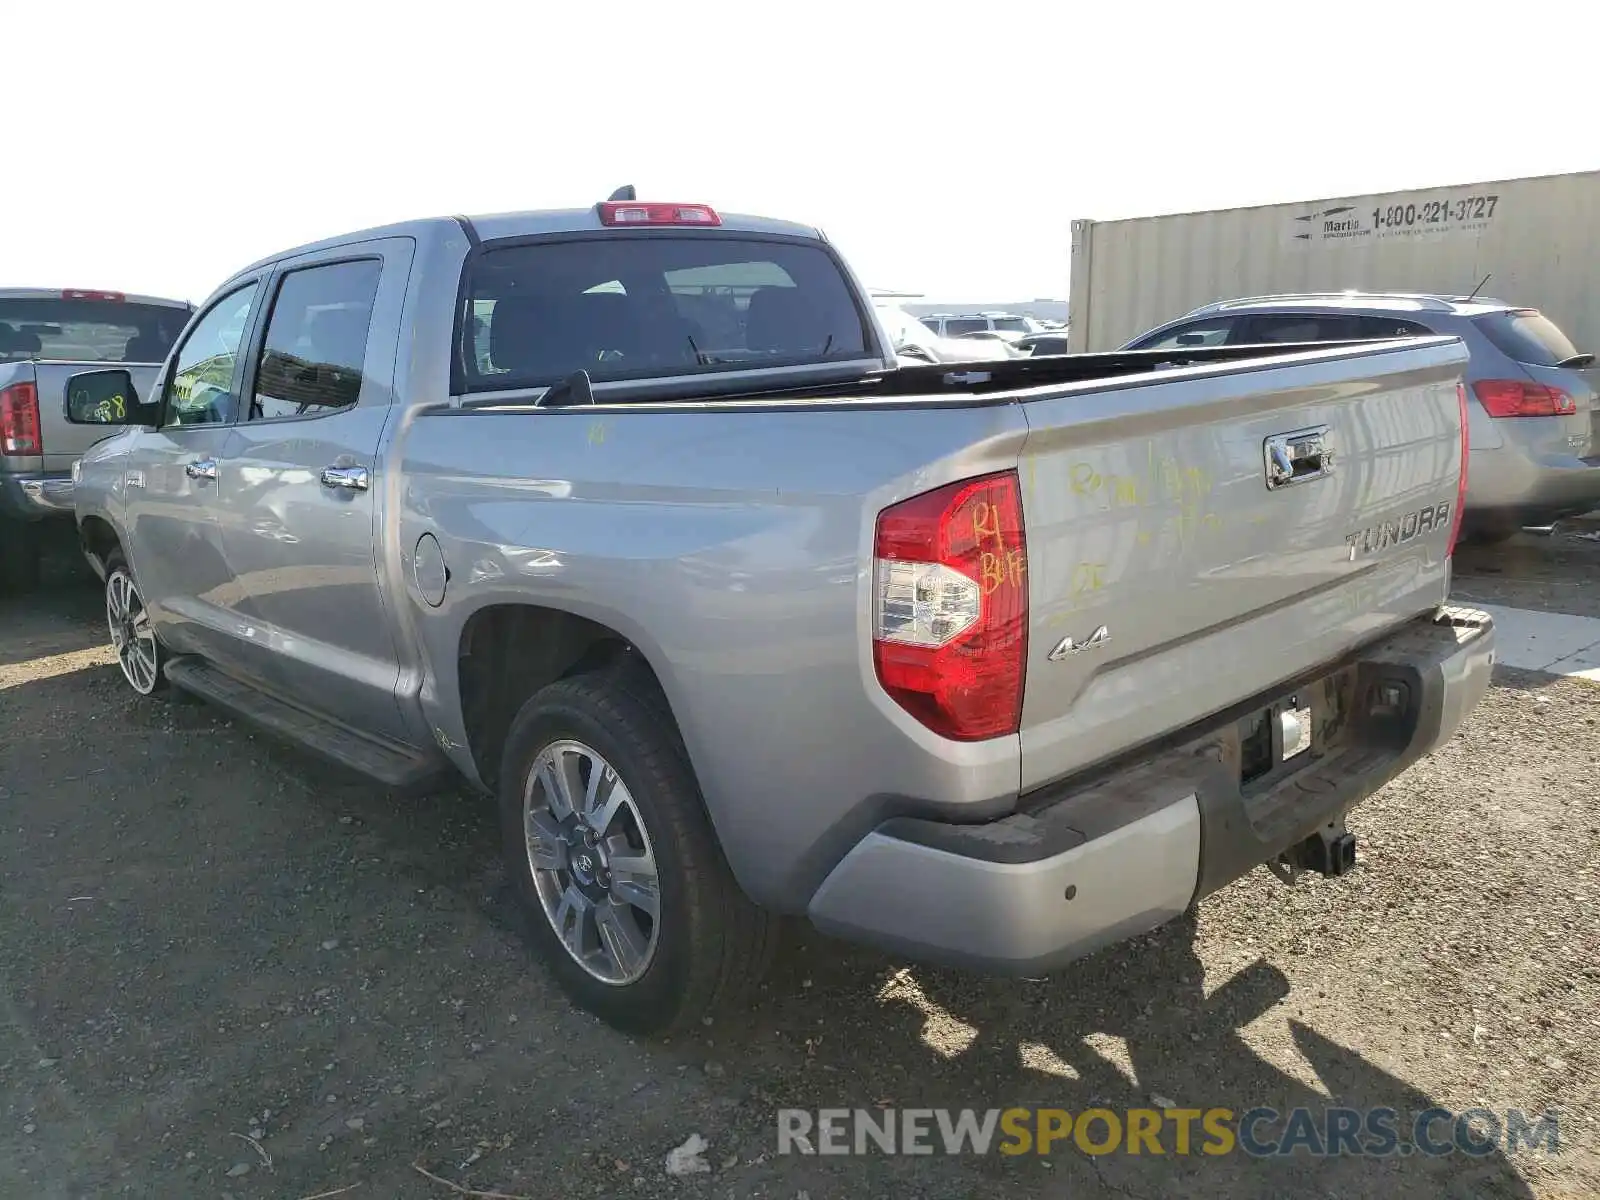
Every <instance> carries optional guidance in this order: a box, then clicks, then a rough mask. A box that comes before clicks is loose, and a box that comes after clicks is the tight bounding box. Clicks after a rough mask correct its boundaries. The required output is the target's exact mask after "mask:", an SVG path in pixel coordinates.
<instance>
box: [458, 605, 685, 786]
mask: <svg viewBox="0 0 1600 1200" xmlns="http://www.w3.org/2000/svg"><path fill="white" fill-rule="evenodd" d="M626 659H632V660H633V661H634V662H635V663H636V664H637V666H638V667H640V668H642V670H643V671H644V673H645V674H646V675H647V676H648V677H649V680H650V681H651V683H652V684H653V685H654V687H655V688H656V690H657V691H658V692H659V693H660V695H661V700H662V704H663V706H664V708H665V710H666V712H667V713H668V715H669V716H672V719H673V723H674V725H676V724H677V718H676V715H675V714H673V712H672V705H671V701H670V699H669V698H668V696H667V692H666V689H665V688H664V687H663V686H662V683H661V677H660V675H659V673H658V672H657V671H656V669H655V667H654V665H653V664H652V663H651V662H650V658H649V656H648V655H647V654H646V653H645V652H644V651H643V650H641V649H640V647H639V646H638V645H637V644H636V643H634V642H633V641H632V640H630V639H629V638H627V637H626V636H624V635H623V634H622V633H620V632H618V631H617V630H615V629H613V628H611V627H610V626H607V625H604V624H602V623H600V622H599V621H595V620H591V619H590V618H588V617H581V616H578V615H576V614H574V613H570V612H567V611H565V610H563V609H558V608H548V607H545V606H543V605H537V604H525V603H516V602H509V603H496V604H489V605H486V606H484V607H483V608H480V609H478V610H477V611H476V612H474V613H473V614H472V615H471V616H470V617H468V618H467V621H466V624H465V625H463V626H462V629H461V639H460V644H459V648H458V655H457V662H456V687H457V689H458V692H459V701H460V712H461V720H462V725H463V727H464V728H465V731H466V734H467V747H468V750H469V751H470V752H471V754H472V761H473V764H474V765H475V766H476V767H477V771H478V777H479V778H480V779H481V780H482V781H483V783H484V784H485V785H486V786H487V787H489V788H490V789H491V790H492V789H493V788H495V787H496V786H497V783H498V776H499V773H500V758H501V754H502V752H503V750H504V748H505V741H506V735H507V733H508V732H509V730H510V728H511V723H512V721H513V720H514V719H515V717H516V715H517V713H518V711H519V710H520V709H521V708H522V706H523V704H524V703H526V702H527V700H528V697H530V696H532V695H533V694H534V693H535V692H536V691H538V690H539V689H540V688H542V687H545V686H546V685H548V684H551V683H554V682H555V681H556V680H558V679H564V678H568V677H570V676H573V675H579V674H584V673H587V672H590V671H596V670H600V669H602V668H605V667H608V666H612V665H615V664H618V663H620V662H622V661H623V660H626ZM680 736H681V733H680Z"/></svg>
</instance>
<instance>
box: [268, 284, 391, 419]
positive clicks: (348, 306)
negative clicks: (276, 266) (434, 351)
mask: <svg viewBox="0 0 1600 1200" xmlns="http://www.w3.org/2000/svg"><path fill="white" fill-rule="evenodd" d="M382 274H383V263H382V262H380V261H378V260H377V259H362V260H360V261H358V262H341V263H329V264H327V265H325V266H317V267H303V268H301V269H300V270H298V271H290V272H289V273H287V274H286V275H284V277H283V282H282V283H280V284H279V285H278V295H277V298H276V299H275V300H274V301H273V304H272V316H271V317H270V318H269V319H268V321H267V336H266V340H265V342H264V343H263V345H262V348H261V362H260V365H259V367H258V369H257V371H256V377H255V392H254V395H253V396H252V397H251V400H250V420H252V421H272V420H282V419H283V418H285V417H307V416H321V415H323V414H324V413H329V412H337V411H338V410H340V409H344V408H349V407H351V406H352V405H354V404H355V403H356V401H357V400H358V399H360V396H361V379H362V368H363V365H364V363H365V362H366V357H367V333H368V330H369V329H370V327H371V325H372V306H373V302H374V300H376V298H377V295H378V279H379V277H380V276H381V275H382Z"/></svg>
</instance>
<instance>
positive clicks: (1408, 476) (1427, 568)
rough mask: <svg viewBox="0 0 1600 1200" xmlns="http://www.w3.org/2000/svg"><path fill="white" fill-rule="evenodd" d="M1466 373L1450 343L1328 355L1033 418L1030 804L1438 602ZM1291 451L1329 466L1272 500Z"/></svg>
mask: <svg viewBox="0 0 1600 1200" xmlns="http://www.w3.org/2000/svg"><path fill="white" fill-rule="evenodd" d="M1466 361H1467V355H1466V350H1465V348H1464V347H1463V346H1462V344H1461V343H1460V342H1457V341H1451V342H1438V341H1433V342H1428V343H1421V344H1419V343H1411V344H1405V345H1398V344H1397V345H1396V346H1395V347H1394V348H1392V349H1386V350H1384V351H1381V352H1378V353H1373V352H1372V350H1371V349H1364V350H1363V351H1362V352H1361V353H1359V354H1358V355H1356V356H1354V357H1352V356H1351V355H1350V354H1349V353H1348V351H1346V352H1342V353H1341V352H1333V353H1330V352H1327V351H1323V352H1319V353H1312V354H1306V355H1297V356H1295V358H1294V359H1293V360H1292V365H1291V360H1285V359H1278V360H1275V361H1274V362H1272V363H1270V364H1265V365H1263V366H1261V367H1257V368H1254V369H1243V370H1241V369H1239V368H1238V367H1237V366H1234V367H1232V368H1211V367H1206V368H1200V369H1198V370H1191V371H1184V372H1182V374H1181V378H1180V377H1178V376H1174V377H1172V378H1171V379H1170V380H1168V379H1163V378H1162V376H1160V375H1154V376H1151V375H1145V376H1142V377H1138V378H1135V379H1130V380H1128V381H1126V382H1125V383H1124V384H1122V385H1120V386H1113V387H1110V388H1107V387H1106V386H1105V385H1104V384H1102V385H1100V386H1098V387H1095V388H1094V389H1092V390H1090V389H1085V390H1084V394H1083V395H1081V396H1079V397H1077V398H1074V397H1072V396H1065V397H1062V396H1059V395H1057V396H1052V397H1050V398H1047V399H1042V400H1039V401H1036V402H1032V403H1028V404H1026V405H1025V408H1024V411H1025V413H1026V416H1027V420H1028V425H1029V434H1028V438H1027V441H1026V443H1025V445H1024V448H1023V452H1022V458H1021V464H1020V468H1021V476H1022V486H1023V504H1024V511H1025V514H1026V536H1027V570H1028V575H1029V580H1030V582H1029V608H1030V611H1031V613H1032V626H1031V629H1030V634H1029V646H1028V667H1027V683H1026V693H1025V698H1024V704H1023V713H1022V787H1023V789H1024V790H1025V791H1026V790H1028V789H1031V788H1035V787H1038V786H1040V785H1043V784H1046V783H1049V782H1051V781H1053V780H1056V779H1059V778H1061V777H1062V776H1065V775H1068V774H1071V773H1073V772H1076V771H1078V770H1081V769H1083V768H1085V767H1088V766H1091V765H1093V764H1095V763H1096V762H1097V761H1100V760H1102V759H1105V758H1108V757H1113V756H1115V755H1118V754H1121V753H1123V752H1125V751H1126V750H1128V749H1131V748H1132V747H1134V746H1138V745H1141V744H1143V743H1146V742H1149V741H1152V740H1155V739H1159V738H1161V737H1162V736H1164V735H1166V734H1169V733H1172V732H1174V731H1175V730H1178V729H1180V728H1182V727H1185V726H1188V725H1192V724H1193V723H1194V722H1195V721H1196V720H1197V719H1199V718H1203V717H1204V716H1206V715H1209V714H1214V713H1217V712H1220V711H1222V710H1224V709H1227V708H1229V707H1232V706H1234V705H1236V704H1238V703H1240V702H1242V701H1245V700H1248V699H1250V698H1251V697H1255V696H1259V695H1261V694H1262V693H1263V692H1266V691H1268V690H1270V689H1272V688H1273V687H1274V686H1276V685H1278V684H1280V683H1284V682H1286V681H1289V680H1292V679H1294V678H1296V677H1299V676H1303V675H1304V674H1305V673H1306V672H1308V671H1312V670H1313V669H1315V668H1317V667H1318V666H1320V665H1322V664H1324V663H1328V662H1330V661H1331V660H1333V659H1335V658H1337V657H1338V656H1339V655H1340V654H1342V653H1343V652H1345V651H1346V650H1349V649H1351V648H1353V647H1355V646H1357V645H1359V644H1361V643H1364V642H1367V641H1370V640H1372V639H1374V638H1376V637H1377V636H1379V635H1380V634H1382V633H1383V632H1384V631H1385V630H1386V629H1389V628H1391V627H1393V626H1395V625H1398V624H1399V623H1401V622H1402V621H1405V620H1406V619H1408V618H1410V617H1412V616H1414V615H1415V614H1417V613H1419V612H1422V611H1426V610H1428V609H1430V608H1432V607H1434V606H1436V605H1437V604H1439V603H1441V602H1442V601H1443V600H1444V599H1445V597H1446V594H1447V592H1448V589H1449V578H1450V564H1449V556H1448V548H1449V542H1450V537H1451V533H1452V526H1453V523H1454V518H1455V516H1456V509H1457V487H1458V479H1459V472H1460V467H1461V435H1460V419H1461V418H1460V408H1459V404H1460V401H1459V398H1458V382H1459V380H1460V379H1461V377H1462V375H1463V372H1464V369H1465V365H1466ZM1285 435H1299V437H1300V440H1299V441H1295V440H1294V439H1293V437H1291V440H1290V446H1291V457H1292V456H1293V453H1294V451H1293V449H1292V448H1293V447H1295V446H1299V447H1305V448H1310V447H1312V446H1313V445H1314V444H1315V442H1316V440H1317V439H1318V438H1320V440H1321V444H1322V445H1323V446H1324V447H1325V448H1326V449H1327V450H1330V451H1331V461H1329V460H1323V461H1320V462H1319V461H1318V460H1315V459H1311V458H1302V459H1300V460H1299V466H1298V467H1297V468H1296V470H1297V472H1298V474H1297V478H1296V480H1295V482H1293V483H1289V484H1287V485H1280V486H1277V487H1269V486H1268V475H1269V460H1270V458H1271V455H1270V452H1269V444H1270V443H1271V442H1272V440H1273V439H1278V438H1282V437H1284V436H1285ZM1319 466H1320V467H1321V468H1322V469H1321V470H1318V467H1319Z"/></svg>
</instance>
